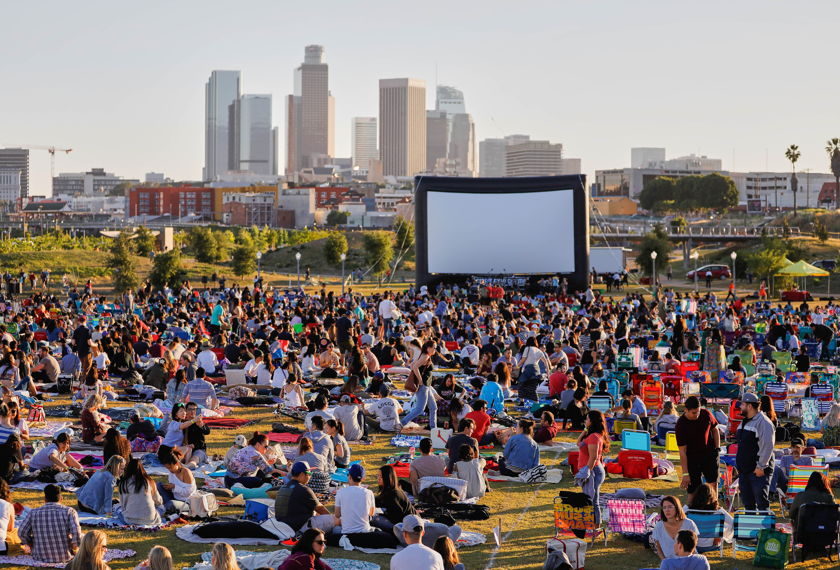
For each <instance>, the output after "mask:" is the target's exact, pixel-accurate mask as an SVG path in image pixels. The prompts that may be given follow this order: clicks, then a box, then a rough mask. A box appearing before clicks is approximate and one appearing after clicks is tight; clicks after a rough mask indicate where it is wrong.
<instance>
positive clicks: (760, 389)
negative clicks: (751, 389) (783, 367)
mask: <svg viewBox="0 0 840 570" xmlns="http://www.w3.org/2000/svg"><path fill="white" fill-rule="evenodd" d="M775 381H776V375H775V374H764V373H762V374H758V375H756V377H755V393H756V394H763V393H764V388H765V386H767V384H769V383H770V382H775Z"/></svg>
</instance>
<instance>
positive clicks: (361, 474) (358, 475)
mask: <svg viewBox="0 0 840 570" xmlns="http://www.w3.org/2000/svg"><path fill="white" fill-rule="evenodd" d="M347 472H348V474H349V475H350V477H352V478H353V479H355V480H356V481H361V480H362V479H364V478H365V468H364V467H362V465H361V464H360V463H354V464H353V465H351V466H350V469H348V470H347Z"/></svg>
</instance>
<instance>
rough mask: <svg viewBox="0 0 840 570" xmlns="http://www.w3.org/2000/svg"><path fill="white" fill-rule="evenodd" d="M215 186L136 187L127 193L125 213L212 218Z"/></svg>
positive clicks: (131, 214) (130, 214) (132, 214)
mask: <svg viewBox="0 0 840 570" xmlns="http://www.w3.org/2000/svg"><path fill="white" fill-rule="evenodd" d="M217 190H218V189H216V188H202V187H200V186H188V185H184V186H155V187H145V186H138V187H135V188H132V189H131V190H129V193H128V212H127V215H128V216H141V215H146V216H163V215H166V214H169V215H170V216H172V217H181V216H189V215H192V214H197V215H200V216H206V217H209V218H212V217H213V214H214V197H215V193H216V192H217Z"/></svg>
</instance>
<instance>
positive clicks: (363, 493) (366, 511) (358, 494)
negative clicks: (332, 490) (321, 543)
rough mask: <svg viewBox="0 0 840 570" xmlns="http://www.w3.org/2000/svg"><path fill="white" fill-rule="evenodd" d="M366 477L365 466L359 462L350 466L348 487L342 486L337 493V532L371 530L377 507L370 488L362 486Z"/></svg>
mask: <svg viewBox="0 0 840 570" xmlns="http://www.w3.org/2000/svg"><path fill="white" fill-rule="evenodd" d="M364 478H365V468H364V467H362V466H361V465H360V464H359V463H354V464H352V465H351V466H350V469H349V470H348V476H347V484H348V486H347V487H342V488H341V489H339V490H338V493H336V494H335V518H336V521H337V523H338V526H340V527H341V528H340V529H339V528H336V529H335V532H340V533H341V534H352V533H357V532H371V531H372V530H374V529H373V527H372V526H370V518H371V517H372V516H373V511H374V509H375V508H376V501H375V499H374V496H373V493H372V492H371V490H370V489H366V488H364V487H362V486H361V482H362V479H364Z"/></svg>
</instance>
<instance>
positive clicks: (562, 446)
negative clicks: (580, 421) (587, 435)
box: [539, 441, 578, 453]
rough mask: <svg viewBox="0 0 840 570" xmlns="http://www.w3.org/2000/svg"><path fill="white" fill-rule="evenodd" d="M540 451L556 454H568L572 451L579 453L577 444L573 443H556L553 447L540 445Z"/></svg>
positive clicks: (544, 444)
mask: <svg viewBox="0 0 840 570" xmlns="http://www.w3.org/2000/svg"><path fill="white" fill-rule="evenodd" d="M539 447H540V451H541V452H542V451H547V452H555V453H568V452H570V451H577V448H578V446H577V444H576V443H572V442H571V441H555V442H553V443H552V444H551V445H548V444H546V443H541V444H540V446H539Z"/></svg>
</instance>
